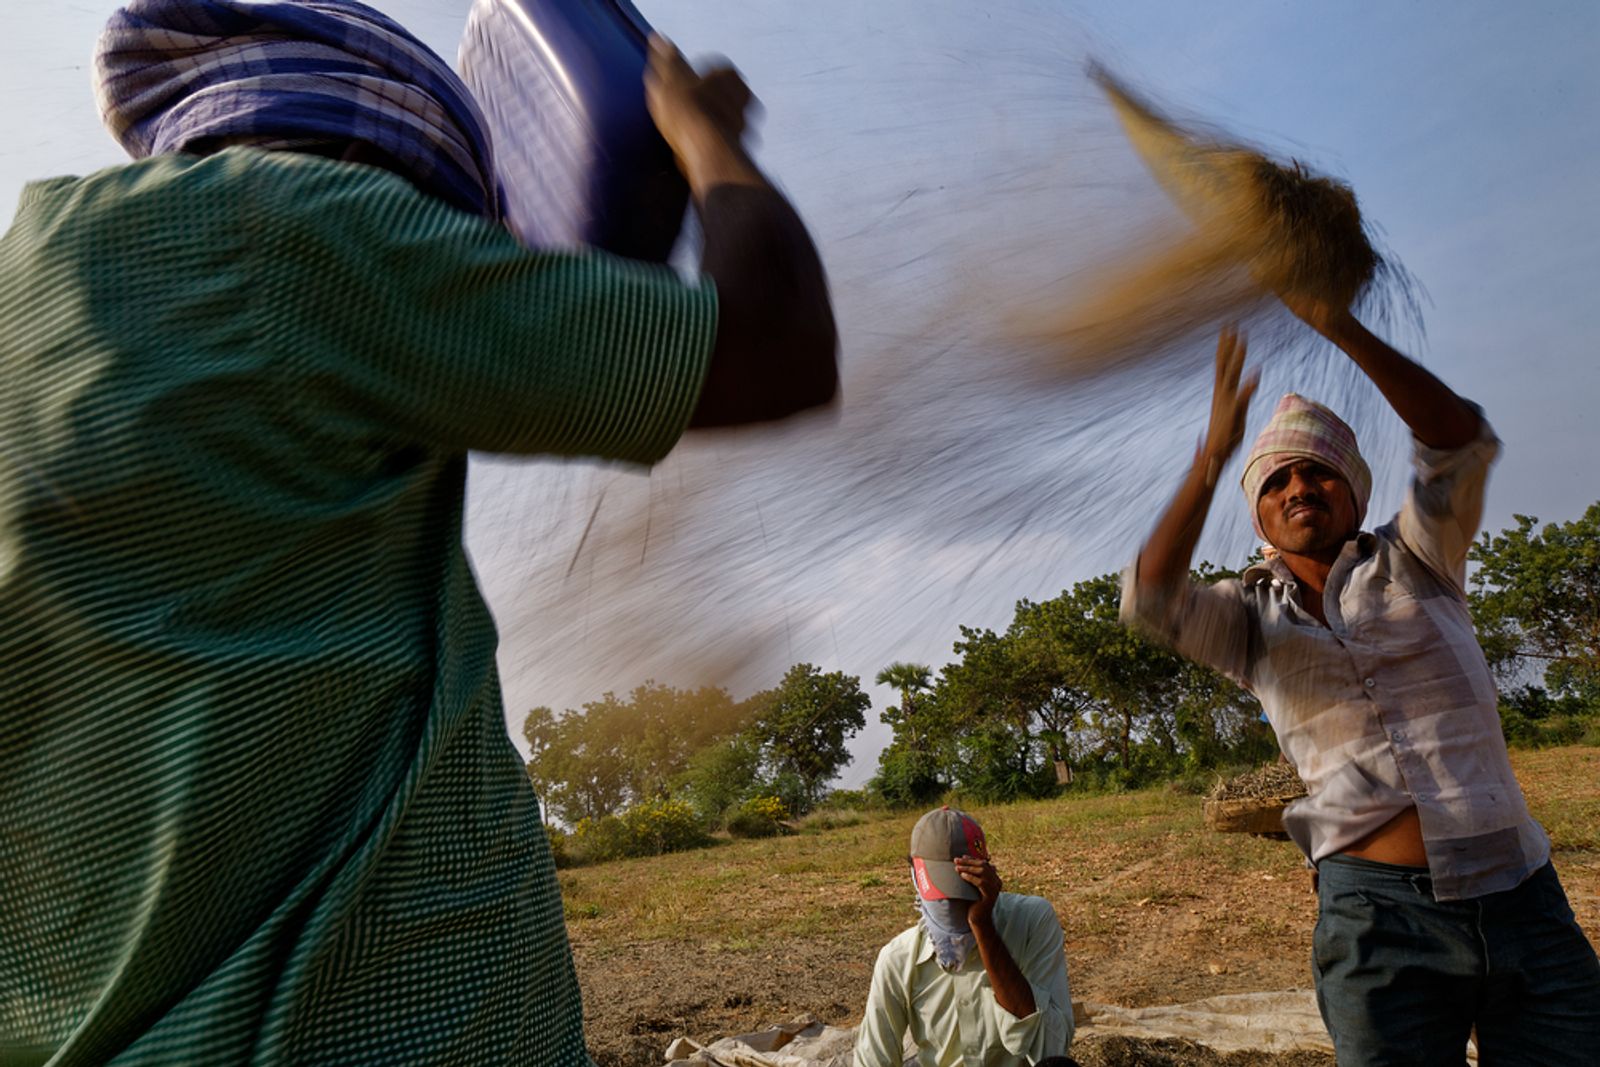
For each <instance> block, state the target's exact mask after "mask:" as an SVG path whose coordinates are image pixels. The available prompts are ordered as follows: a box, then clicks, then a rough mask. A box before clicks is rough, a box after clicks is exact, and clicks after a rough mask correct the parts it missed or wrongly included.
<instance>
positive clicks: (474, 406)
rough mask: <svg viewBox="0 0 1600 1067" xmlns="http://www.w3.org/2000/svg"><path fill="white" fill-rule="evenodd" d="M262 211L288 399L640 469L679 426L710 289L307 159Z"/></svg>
mask: <svg viewBox="0 0 1600 1067" xmlns="http://www.w3.org/2000/svg"><path fill="white" fill-rule="evenodd" d="M303 170H304V173H303V174H301V175H300V176H299V177H298V180H296V181H294V182H288V183H282V184H281V185H280V186H279V187H277V194H276V196H275V198H274V201H273V202H272V203H269V204H266V205H264V207H263V209H262V214H264V215H267V216H268V217H269V218H270V221H271V228H270V229H269V230H266V231H265V234H266V239H265V240H264V241H263V242H261V243H260V245H259V249H260V250H259V252H258V259H259V262H260V274H261V277H262V285H261V288H262V290H264V291H263V293H262V294H261V300H262V303H263V306H264V307H265V308H266V314H265V315H263V316H262V319H263V321H262V323H261V329H262V330H263V331H265V333H266V334H267V336H266V337H265V338H263V340H264V342H265V343H266V344H268V345H270V346H271V351H273V352H274V353H278V355H277V356H276V358H280V359H282V360H284V362H285V365H286V367H287V368H288V374H289V378H290V380H291V387H292V388H293V389H295V391H296V392H295V399H296V401H297V402H300V403H317V402H321V403H322V404H324V405H325V406H326V407H327V409H328V410H329V411H330V412H332V413H333V414H334V417H336V418H345V419H349V420H352V421H354V422H356V423H358V424H359V425H360V426H361V427H363V428H365V427H369V426H370V427H372V428H373V432H374V433H388V434H392V435H393V436H395V437H398V438H402V439H408V440H410V441H412V442H415V443H421V444H425V445H428V446H432V447H436V448H440V449H445V450H452V451H466V450H469V449H476V450H482V451H489V452H514V453H524V454H538V453H545V454H556V455H588V456H599V457H603V458H608V459H620V460H630V461H634V462H640V463H650V462H654V461H655V460H657V459H660V458H661V457H662V456H664V455H665V454H666V453H667V452H668V451H669V450H670V449H671V448H672V446H673V444H674V443H675V442H676V441H677V439H678V437H679V436H680V435H681V434H682V432H683V430H684V429H685V428H686V427H687V426H688V423H689V417H690V415H691V414H692V412H693V410H694V406H695V403H696V401H697V399H698V396H699V391H700V388H701V386H702V385H703V383H704V380H705V375H706V371H707V368H708V366H709V361H710V356H711V349H712V345H713V343H714V341H715V338H716V324H717V301H716V293H715V290H714V289H713V288H712V287H711V286H710V285H709V284H706V285H690V284H686V283H684V282H683V281H682V280H681V279H680V278H679V277H678V276H677V275H676V274H675V273H674V272H673V271H672V270H671V269H669V268H667V267H665V266H660V265H656V264H646V263H638V262H633V261H629V260H623V259H619V258H616V257H612V256H608V255H605V254H603V253H599V252H589V251H580V252H561V251H530V250H528V249H526V248H524V247H523V246H522V245H521V244H519V243H518V242H517V241H516V239H515V238H513V237H512V236H511V234H510V233H509V232H507V231H506V230H504V229H503V228H501V227H498V226H495V225H492V224H490V223H487V222H485V221H484V220H483V219H480V218H477V217H474V216H471V215H468V214H465V213H463V212H459V211H456V210H454V209H453V208H450V207H449V206H447V205H445V204H443V203H441V202H439V201H436V200H434V199H433V198H431V197H427V196H424V195H422V194H421V193H418V192H416V191H415V190H414V189H412V188H411V187H410V186H409V185H407V184H406V183H405V182H403V181H400V180H399V179H397V178H395V177H394V176H392V175H388V174H385V173H383V172H381V171H376V170H372V169H371V168H358V167H353V166H350V165H347V164H345V165H341V164H327V163H324V162H322V161H309V162H307V163H306V164H305V165H304V168H303Z"/></svg>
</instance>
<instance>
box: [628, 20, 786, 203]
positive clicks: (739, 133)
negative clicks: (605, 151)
mask: <svg viewBox="0 0 1600 1067" xmlns="http://www.w3.org/2000/svg"><path fill="white" fill-rule="evenodd" d="M644 96H645V104H646V105H647V106H648V107H649V109H650V117H651V118H652V119H654V120H655V124H656V128H657V129H658V130H660V131H661V136H662V137H663V138H664V139H665V140H666V142H667V144H668V145H669V146H671V148H672V151H673V154H674V155H676V156H677V157H678V166H679V167H680V168H681V169H682V170H683V173H684V177H686V178H688V179H689V185H690V186H691V187H692V188H693V189H694V191H695V194H696V196H703V194H704V193H705V191H706V190H707V189H709V188H710V187H711V186H712V185H717V184H723V183H732V184H736V185H761V184H764V181H763V179H762V178H761V176H760V174H759V173H758V172H757V171H756V169H755V166H754V165H753V164H752V163H751V162H750V160H749V158H748V157H747V156H746V155H745V154H744V149H743V147H742V144H741V141H742V139H743V137H744V132H745V128H746V125H747V123H748V119H747V116H748V114H749V111H750V107H751V105H752V103H753V102H754V97H753V96H752V95H751V92H750V87H749V86H748V85H746V84H745V82H744V79H743V78H742V77H740V75H739V72H738V71H736V70H734V69H733V68H732V67H729V66H719V67H715V68H713V69H712V70H710V71H709V72H707V73H706V74H703V75H702V74H700V73H698V72H697V71H696V70H695V69H694V68H693V67H692V66H690V65H689V62H688V60H686V59H684V58H683V53H681V52H679V51H678V49H677V48H676V47H675V46H674V45H673V44H672V42H671V41H668V40H667V39H666V38H665V37H662V36H660V35H659V34H657V35H653V36H652V37H651V38H650V64H649V66H648V67H647V68H646V70H645V74H644Z"/></svg>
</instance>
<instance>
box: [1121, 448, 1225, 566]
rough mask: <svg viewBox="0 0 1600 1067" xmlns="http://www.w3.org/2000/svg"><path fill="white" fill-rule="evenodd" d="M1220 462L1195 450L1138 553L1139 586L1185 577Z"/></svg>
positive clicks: (1209, 501)
mask: <svg viewBox="0 0 1600 1067" xmlns="http://www.w3.org/2000/svg"><path fill="white" fill-rule="evenodd" d="M1222 463H1223V460H1222V458H1221V457H1218V456H1211V455H1208V454H1207V453H1206V452H1205V450H1204V449H1202V450H1201V451H1200V452H1198V453H1196V455H1195V461H1194V465H1193V466H1192V467H1190V468H1189V473H1188V474H1186V475H1185V476H1184V479H1183V484H1182V485H1180V486H1179V487H1178V492H1177V494H1176V495H1174V496H1173V498H1172V502H1171V503H1169V504H1168V505H1167V510H1166V511H1164V512H1162V514H1161V519H1160V520H1159V521H1158V522H1157V523H1156V528H1155V530H1154V531H1152V532H1151V534H1150V538H1149V540H1147V541H1146V542H1145V544H1144V548H1143V549H1142V550H1141V551H1140V553H1139V562H1138V578H1139V584H1140V585H1149V586H1155V587H1158V588H1159V587H1166V586H1171V585H1173V584H1175V583H1177V582H1180V581H1183V580H1184V579H1186V578H1187V577H1188V576H1189V563H1190V561H1191V560H1192V559H1193V558H1194V550H1195V546H1196V545H1197V544H1199V542H1200V532H1201V530H1203V529H1204V528H1205V524H1206V515H1207V514H1208V513H1209V512H1210V510H1211V497H1212V495H1213V494H1214V493H1215V492H1216V484H1217V477H1218V476H1219V475H1220V473H1221V470H1222Z"/></svg>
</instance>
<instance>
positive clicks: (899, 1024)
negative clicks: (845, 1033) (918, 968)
mask: <svg viewBox="0 0 1600 1067" xmlns="http://www.w3.org/2000/svg"><path fill="white" fill-rule="evenodd" d="M896 945H897V941H891V942H889V943H888V944H887V945H884V946H883V948H882V949H880V950H879V952H878V962H877V965H876V966H875V967H873V969H872V990H871V992H869V993H868V994H867V1010H866V1014H865V1015H863V1016H862V1017H861V1026H860V1028H859V1029H858V1030H857V1031H856V1050H855V1067H901V1064H902V1063H903V1062H904V1060H903V1058H902V1056H901V1050H902V1049H903V1048H904V1046H905V1033H906V1027H907V1026H908V1025H909V1024H910V1016H909V1012H910V1010H911V1007H910V1003H909V1001H910V997H909V996H908V994H907V991H906V990H905V989H904V988H903V984H902V977H903V976H904V975H905V973H906V970H907V968H908V966H909V964H908V961H907V960H905V959H904V958H902V957H903V956H904V953H903V952H897V951H895V948H896Z"/></svg>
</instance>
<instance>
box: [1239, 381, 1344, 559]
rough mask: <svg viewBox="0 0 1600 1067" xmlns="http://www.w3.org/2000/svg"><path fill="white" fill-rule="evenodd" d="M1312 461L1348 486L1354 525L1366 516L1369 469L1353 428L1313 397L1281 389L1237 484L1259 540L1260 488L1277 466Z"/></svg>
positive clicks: (1264, 536)
mask: <svg viewBox="0 0 1600 1067" xmlns="http://www.w3.org/2000/svg"><path fill="white" fill-rule="evenodd" d="M1301 459H1312V460H1316V461H1317V462H1318V463H1323V464H1326V465H1327V466H1329V467H1332V468H1333V469H1334V470H1336V471H1338V472H1339V475H1340V476H1341V477H1343V478H1344V480H1345V482H1346V483H1348V484H1349V486H1350V495H1351V496H1353V497H1355V502H1356V525H1357V526H1360V525H1361V523H1362V521H1363V520H1365V518H1366V516H1367V501H1368V500H1369V499H1370V498H1371V496H1372V471H1371V470H1369V469H1368V468H1367V461H1366V460H1364V459H1362V458H1361V450H1360V449H1359V448H1357V447H1356V435H1355V432H1354V431H1352V430H1351V429H1350V427H1349V426H1346V425H1345V422H1344V420H1343V419H1341V418H1339V416H1337V415H1335V414H1334V413H1333V412H1332V411H1329V410H1328V409H1327V408H1325V407H1323V406H1322V405H1321V404H1319V403H1317V402H1316V401H1315V400H1307V399H1306V398H1305V397H1303V396H1301V395H1300V394H1299V393H1285V394H1284V395H1283V399H1282V400H1280V401H1278V410H1276V411H1274V412H1273V413H1272V418H1271V420H1270V421H1268V423H1267V425H1266V427H1265V428H1264V429H1263V430H1262V431H1261V436H1259V437H1257V438H1256V443H1255V444H1254V445H1252V446H1251V447H1250V455H1249V457H1248V458H1246V459H1245V463H1244V477H1243V478H1241V479H1240V481H1239V484H1240V485H1241V486H1242V487H1243V488H1244V497H1245V500H1247V501H1248V502H1249V504H1250V521H1251V522H1252V523H1253V524H1254V525H1255V528H1256V533H1257V534H1259V535H1260V536H1261V537H1262V539H1263V540H1264V539H1265V538H1266V534H1265V533H1263V532H1262V530H1261V517H1260V513H1259V508H1258V507H1257V504H1259V503H1260V501H1261V487H1262V486H1263V485H1265V484H1266V482H1267V479H1268V478H1271V477H1272V476H1273V474H1274V473H1276V472H1277V471H1278V470H1280V469H1281V468H1283V467H1285V466H1287V465H1288V464H1290V463H1293V462H1295V461H1296V460H1301Z"/></svg>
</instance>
